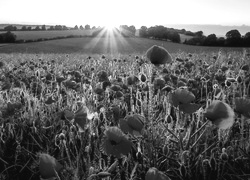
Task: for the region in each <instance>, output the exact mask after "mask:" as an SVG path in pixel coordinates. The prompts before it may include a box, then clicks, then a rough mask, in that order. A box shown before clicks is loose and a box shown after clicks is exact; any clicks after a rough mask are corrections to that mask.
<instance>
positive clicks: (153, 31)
mask: <svg viewBox="0 0 250 180" xmlns="http://www.w3.org/2000/svg"><path fill="white" fill-rule="evenodd" d="M139 36H140V37H144V38H153V39H159V40H170V41H172V42H175V43H180V42H181V38H180V34H179V32H178V31H177V30H175V29H173V28H167V27H164V26H152V27H149V28H147V27H146V26H142V27H141V28H140V29H139Z"/></svg>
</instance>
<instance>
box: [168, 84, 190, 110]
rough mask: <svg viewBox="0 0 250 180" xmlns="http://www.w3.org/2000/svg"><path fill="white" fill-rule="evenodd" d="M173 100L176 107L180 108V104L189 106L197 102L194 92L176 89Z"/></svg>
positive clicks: (172, 96)
mask: <svg viewBox="0 0 250 180" xmlns="http://www.w3.org/2000/svg"><path fill="white" fill-rule="evenodd" d="M171 100H172V103H173V105H174V106H176V107H177V106H178V105H179V104H188V103H191V102H192V101H194V100H195V96H194V94H193V93H192V92H190V91H188V90H187V89H181V88H178V89H176V90H175V91H174V92H173V93H172V95H171Z"/></svg>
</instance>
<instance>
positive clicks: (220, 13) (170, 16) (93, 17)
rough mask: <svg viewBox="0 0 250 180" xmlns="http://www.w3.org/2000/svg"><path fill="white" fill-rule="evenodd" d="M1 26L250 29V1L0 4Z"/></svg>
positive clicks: (4, 0)
mask: <svg viewBox="0 0 250 180" xmlns="http://www.w3.org/2000/svg"><path fill="white" fill-rule="evenodd" d="M0 23H10V24H13V23H18V24H46V25H57V24H58V25H59V24H60V25H66V26H71V27H73V26H75V25H78V26H79V25H83V26H84V25H86V24H89V25H91V26H105V25H107V26H118V25H123V24H126V25H135V26H136V28H140V27H141V26H142V25H145V26H153V25H164V24H220V25H243V24H245V25H250V0H88V1H87V0H0Z"/></svg>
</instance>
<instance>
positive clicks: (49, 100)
mask: <svg viewBox="0 0 250 180" xmlns="http://www.w3.org/2000/svg"><path fill="white" fill-rule="evenodd" d="M54 102H56V100H55V99H54V98H53V96H49V97H48V99H47V100H46V101H45V102H44V103H45V104H47V105H50V104H53V103H54Z"/></svg>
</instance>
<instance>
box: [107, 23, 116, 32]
mask: <svg viewBox="0 0 250 180" xmlns="http://www.w3.org/2000/svg"><path fill="white" fill-rule="evenodd" d="M105 28H106V29H107V30H108V31H113V30H114V29H115V28H116V25H115V24H112V23H107V24H106V25H105Z"/></svg>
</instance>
